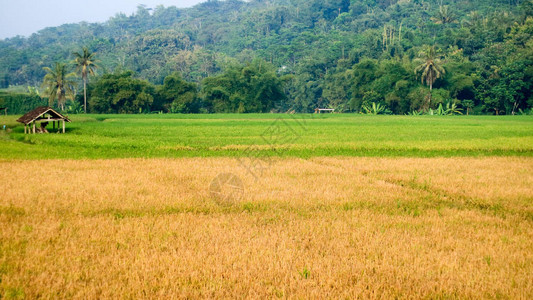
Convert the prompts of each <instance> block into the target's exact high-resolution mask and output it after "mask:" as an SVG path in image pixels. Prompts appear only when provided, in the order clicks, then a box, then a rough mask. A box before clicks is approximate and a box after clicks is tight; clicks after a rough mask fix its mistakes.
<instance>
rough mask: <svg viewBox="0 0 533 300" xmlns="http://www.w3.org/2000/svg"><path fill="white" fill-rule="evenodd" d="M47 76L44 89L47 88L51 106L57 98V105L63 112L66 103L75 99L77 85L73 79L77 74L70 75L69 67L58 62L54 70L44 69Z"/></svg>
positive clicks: (43, 85)
mask: <svg viewBox="0 0 533 300" xmlns="http://www.w3.org/2000/svg"><path fill="white" fill-rule="evenodd" d="M43 69H44V70H45V71H46V75H45V76H44V79H43V84H42V87H44V88H46V90H45V93H46V95H48V102H49V104H50V106H52V104H53V103H54V100H55V99H56V98H57V103H58V105H59V107H60V108H61V110H65V101H66V100H67V99H74V94H75V93H74V85H75V84H76V83H75V81H74V80H72V79H71V78H73V77H75V76H76V74H74V73H68V69H67V65H66V64H64V63H58V62H56V63H55V65H54V68H53V69H52V68H48V67H44V68H43Z"/></svg>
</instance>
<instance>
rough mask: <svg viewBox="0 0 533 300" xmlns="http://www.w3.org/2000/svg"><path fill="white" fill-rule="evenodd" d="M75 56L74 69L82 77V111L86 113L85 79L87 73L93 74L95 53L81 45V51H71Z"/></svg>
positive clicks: (95, 66)
mask: <svg viewBox="0 0 533 300" xmlns="http://www.w3.org/2000/svg"><path fill="white" fill-rule="evenodd" d="M72 54H73V55H74V56H75V57H76V58H75V59H74V64H75V65H76V71H78V73H79V74H81V78H82V79H83V111H84V112H85V113H87V79H88V76H89V75H94V74H95V70H96V68H98V66H97V65H96V60H95V59H94V56H95V53H94V52H90V51H89V49H87V47H83V52H82V53H79V52H74V53H72Z"/></svg>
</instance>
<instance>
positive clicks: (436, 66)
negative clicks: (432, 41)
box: [415, 46, 446, 107]
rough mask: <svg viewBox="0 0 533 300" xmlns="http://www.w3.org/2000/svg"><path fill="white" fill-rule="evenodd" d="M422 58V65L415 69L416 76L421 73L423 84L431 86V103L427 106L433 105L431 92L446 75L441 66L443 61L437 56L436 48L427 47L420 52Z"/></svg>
mask: <svg viewBox="0 0 533 300" xmlns="http://www.w3.org/2000/svg"><path fill="white" fill-rule="evenodd" d="M420 56H421V57H422V62H423V63H422V64H420V65H419V66H418V67H416V68H415V74H418V73H421V76H420V77H421V79H422V83H424V81H425V82H426V84H427V85H428V86H429V101H428V103H427V106H428V107H429V104H430V103H431V91H432V90H433V84H434V83H435V81H436V80H437V79H438V78H440V77H441V76H442V75H444V74H445V73H446V71H445V70H444V68H443V67H442V66H441V63H442V62H441V60H440V58H439V57H438V56H437V50H435V46H431V47H430V46H426V47H425V49H424V50H423V51H422V52H420Z"/></svg>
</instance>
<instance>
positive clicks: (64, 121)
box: [63, 119, 65, 133]
mask: <svg viewBox="0 0 533 300" xmlns="http://www.w3.org/2000/svg"><path fill="white" fill-rule="evenodd" d="M63 133H65V119H63Z"/></svg>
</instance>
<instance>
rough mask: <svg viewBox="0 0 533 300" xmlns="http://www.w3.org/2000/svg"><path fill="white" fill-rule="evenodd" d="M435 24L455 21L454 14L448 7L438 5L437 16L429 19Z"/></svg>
mask: <svg viewBox="0 0 533 300" xmlns="http://www.w3.org/2000/svg"><path fill="white" fill-rule="evenodd" d="M431 19H432V20H433V21H434V22H435V23H436V24H449V23H454V22H455V21H456V17H455V13H454V12H453V11H452V10H451V9H450V7H448V5H440V6H439V11H438V12H437V15H436V16H435V17H433V18H431Z"/></svg>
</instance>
